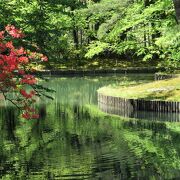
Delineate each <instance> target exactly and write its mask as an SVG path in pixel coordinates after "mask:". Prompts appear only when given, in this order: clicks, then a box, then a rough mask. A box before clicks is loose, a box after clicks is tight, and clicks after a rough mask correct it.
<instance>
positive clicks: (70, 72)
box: [36, 67, 163, 76]
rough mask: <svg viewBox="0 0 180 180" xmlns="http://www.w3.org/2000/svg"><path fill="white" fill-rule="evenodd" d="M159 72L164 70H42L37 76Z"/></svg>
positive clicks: (148, 68) (139, 68)
mask: <svg viewBox="0 0 180 180" xmlns="http://www.w3.org/2000/svg"><path fill="white" fill-rule="evenodd" d="M159 71H163V69H162V68H155V67H144V68H143V67H136V68H134V67H129V68H117V69H94V70H41V71H37V73H36V74H41V75H48V76H51V75H55V76H56V75H98V74H108V73H119V74H126V73H147V74H153V73H157V72H159Z"/></svg>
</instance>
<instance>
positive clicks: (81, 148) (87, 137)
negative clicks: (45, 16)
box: [0, 76, 180, 180]
mask: <svg viewBox="0 0 180 180" xmlns="http://www.w3.org/2000/svg"><path fill="white" fill-rule="evenodd" d="M136 78H137V77H134V76H130V77H126V79H125V78H124V77H121V76H119V77H117V76H116V77H112V76H111V77H110V78H109V77H104V78H98V77H92V78H88V77H87V78H66V79H63V78H56V79H51V80H50V82H49V83H48V85H49V86H51V87H54V88H55V89H56V91H57V93H56V95H55V101H53V102H51V101H48V102H47V103H44V104H41V105H39V111H40V116H41V119H39V120H33V121H23V120H21V119H16V117H17V116H16V114H17V112H16V110H15V109H14V108H12V107H9V106H8V107H6V108H3V107H1V108H0V127H1V131H0V136H1V138H0V157H1V158H0V178H1V179H103V180H104V179H105V180H106V179H173V178H178V177H179V176H180V142H179V138H180V125H179V123H176V122H174V123H167V122H163V121H162V122H156V121H147V120H136V119H129V118H123V117H116V116H110V115H107V114H105V113H102V112H101V111H99V110H98V106H97V98H96V89H97V88H99V87H101V86H104V85H106V84H109V83H121V82H122V80H126V81H127V82H129V83H130V82H132V81H135V80H136ZM144 78H145V77H143V76H142V79H144ZM138 81H139V82H140V80H138Z"/></svg>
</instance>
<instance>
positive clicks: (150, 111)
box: [98, 94, 180, 122]
mask: <svg viewBox="0 0 180 180" xmlns="http://www.w3.org/2000/svg"><path fill="white" fill-rule="evenodd" d="M98 105H99V108H100V110H102V111H103V112H106V113H109V114H116V115H120V116H124V117H131V118H138V119H147V120H160V121H176V122H179V121H180V113H179V112H180V103H179V102H174V103H173V102H163V101H152V102H151V101H144V100H132V99H122V98H119V97H111V96H104V95H101V94H98ZM145 110H146V111H145Z"/></svg>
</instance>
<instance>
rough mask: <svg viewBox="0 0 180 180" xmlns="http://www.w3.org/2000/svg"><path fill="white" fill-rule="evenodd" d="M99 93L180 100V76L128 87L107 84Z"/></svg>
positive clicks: (137, 97)
mask: <svg viewBox="0 0 180 180" xmlns="http://www.w3.org/2000/svg"><path fill="white" fill-rule="evenodd" d="M98 92H99V93H102V94H105V95H109V96H116V97H122V98H127V99H146V100H162V101H180V77H177V78H173V79H168V80H161V81H155V82H151V83H146V84H141V85H135V86H130V87H122V86H121V87H118V86H116V87H114V86H113V87H112V86H111V85H110V86H107V87H103V88H101V89H99V90H98Z"/></svg>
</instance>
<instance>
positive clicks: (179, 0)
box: [173, 0, 180, 23]
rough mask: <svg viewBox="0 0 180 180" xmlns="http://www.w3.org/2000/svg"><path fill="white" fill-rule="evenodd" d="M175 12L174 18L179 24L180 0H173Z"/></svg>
mask: <svg viewBox="0 0 180 180" xmlns="http://www.w3.org/2000/svg"><path fill="white" fill-rule="evenodd" d="M173 3H174V7H175V11H176V18H177V20H178V22H179V23H180V0H173Z"/></svg>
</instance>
